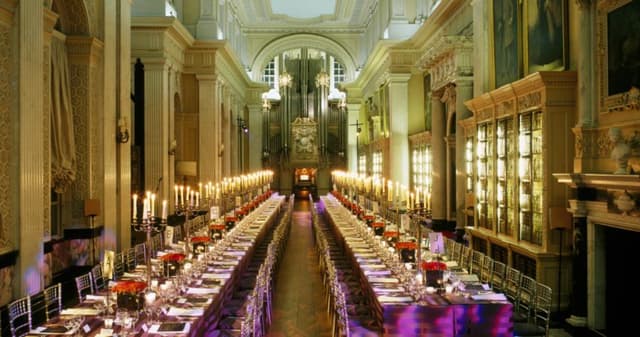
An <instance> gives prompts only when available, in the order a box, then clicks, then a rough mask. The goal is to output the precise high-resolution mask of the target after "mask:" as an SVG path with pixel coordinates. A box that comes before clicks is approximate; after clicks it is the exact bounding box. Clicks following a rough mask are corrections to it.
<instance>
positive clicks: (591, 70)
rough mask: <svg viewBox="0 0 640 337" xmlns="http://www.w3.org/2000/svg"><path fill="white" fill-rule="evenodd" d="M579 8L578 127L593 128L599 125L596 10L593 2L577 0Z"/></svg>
mask: <svg viewBox="0 0 640 337" xmlns="http://www.w3.org/2000/svg"><path fill="white" fill-rule="evenodd" d="M575 2H576V7H577V9H578V10H577V14H576V17H577V20H576V28H575V30H576V32H577V35H578V43H577V45H579V46H580V52H577V53H576V65H577V68H578V69H577V72H578V74H580V76H578V83H577V85H578V93H577V106H578V126H579V127H587V128H588V127H592V126H595V125H596V124H597V111H598V80H597V67H598V65H597V62H596V52H595V50H594V49H595V47H596V41H595V39H596V34H595V31H594V30H595V29H597V27H598V26H597V25H596V13H595V12H596V9H595V5H594V1H592V0H575Z"/></svg>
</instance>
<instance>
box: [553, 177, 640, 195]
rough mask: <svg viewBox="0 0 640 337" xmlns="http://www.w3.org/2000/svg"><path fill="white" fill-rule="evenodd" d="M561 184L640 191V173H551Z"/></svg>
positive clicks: (575, 186)
mask: <svg viewBox="0 0 640 337" xmlns="http://www.w3.org/2000/svg"><path fill="white" fill-rule="evenodd" d="M553 176H554V177H555V178H556V180H558V182H559V183H561V184H566V185H569V186H571V187H574V188H577V187H592V188H599V189H619V190H629V191H640V175H637V174H604V173H553Z"/></svg>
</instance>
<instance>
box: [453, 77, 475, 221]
mask: <svg viewBox="0 0 640 337" xmlns="http://www.w3.org/2000/svg"><path fill="white" fill-rule="evenodd" d="M475 69H477V68H475ZM471 98H473V80H472V79H467V80H462V79H457V80H456V102H455V106H456V149H455V151H456V158H455V160H456V170H455V177H456V178H455V179H456V190H455V195H456V199H455V200H456V206H455V212H456V231H464V224H465V213H464V211H465V209H464V208H465V195H466V191H467V188H466V186H467V172H466V171H465V164H466V161H465V157H464V154H465V144H466V142H465V136H464V129H463V128H462V126H461V125H460V124H459V122H460V121H461V120H464V119H467V118H469V117H470V116H471V112H470V111H469V109H467V107H466V106H465V105H464V102H465V101H467V100H470V99H471Z"/></svg>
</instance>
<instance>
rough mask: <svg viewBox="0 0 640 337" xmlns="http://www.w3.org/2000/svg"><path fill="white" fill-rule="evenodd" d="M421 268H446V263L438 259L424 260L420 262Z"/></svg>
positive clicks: (430, 269)
mask: <svg viewBox="0 0 640 337" xmlns="http://www.w3.org/2000/svg"><path fill="white" fill-rule="evenodd" d="M421 267H422V270H427V271H432V270H447V265H446V264H445V263H444V262H440V261H424V262H422V265H421Z"/></svg>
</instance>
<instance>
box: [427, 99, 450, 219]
mask: <svg viewBox="0 0 640 337" xmlns="http://www.w3.org/2000/svg"><path fill="white" fill-rule="evenodd" d="M440 97H441V93H436V92H434V93H433V95H432V96H431V121H432V122H431V151H432V164H431V165H432V171H431V181H432V185H431V214H432V219H433V224H434V225H436V224H438V223H440V224H441V223H444V222H445V221H446V200H445V196H446V192H447V190H446V147H445V143H444V136H445V111H444V106H443V105H442V102H440Z"/></svg>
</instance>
